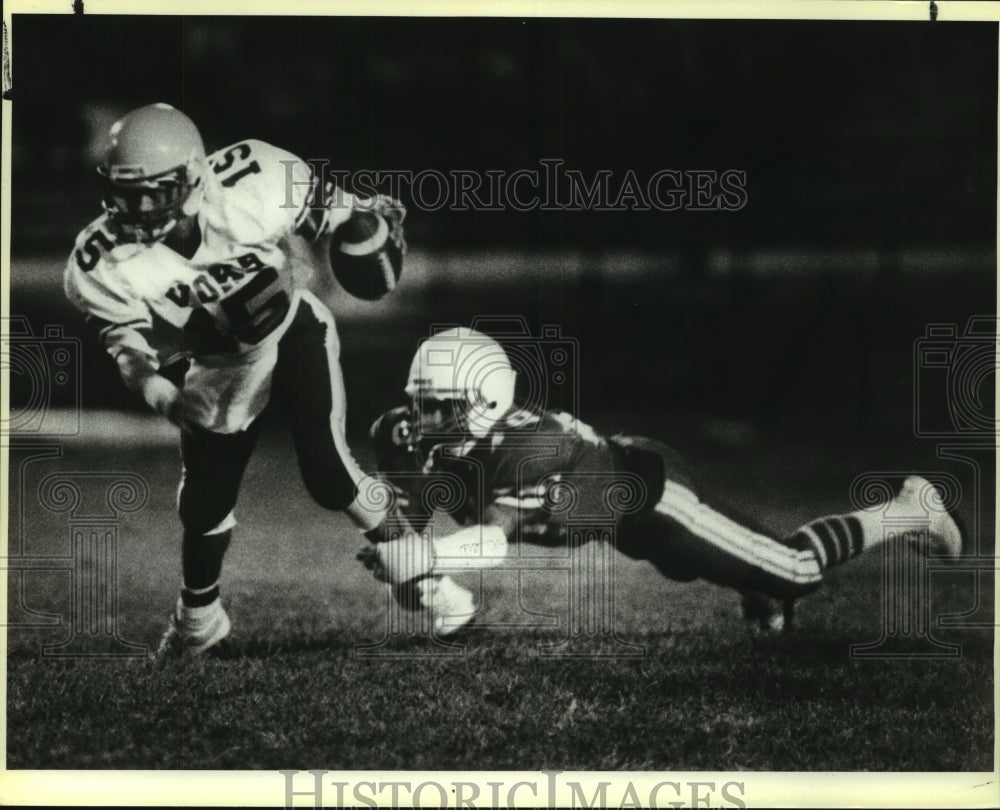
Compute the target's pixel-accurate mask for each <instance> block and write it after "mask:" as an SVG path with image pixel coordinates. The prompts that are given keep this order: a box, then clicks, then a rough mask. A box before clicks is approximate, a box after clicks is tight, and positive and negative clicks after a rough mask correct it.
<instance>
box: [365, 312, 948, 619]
mask: <svg viewBox="0 0 1000 810" xmlns="http://www.w3.org/2000/svg"><path fill="white" fill-rule="evenodd" d="M514 386H515V371H514V369H513V368H512V366H511V363H510V360H509V358H508V356H507V353H506V352H505V351H504V349H503V348H502V347H501V346H500V345H499V344H498V343H497V342H496V341H494V340H493V339H492V338H490V337H488V336H486V335H484V334H481V333H479V332H477V331H475V330H472V329H464V328H459V329H449V330H447V331H443V332H440V333H438V334H436V335H434V336H432V337H430V338H428V339H426V340H424V341H423V342H422V343H421V345H420V347H419V348H418V350H417V353H416V356H415V357H414V358H413V363H412V365H411V368H410V373H409V379H408V380H407V384H406V393H407V395H408V396H409V398H410V405H409V406H403V407H399V408H395V409H393V410H390V411H388V412H386V413H385V414H383V415H382V416H381V417H379V419H378V420H377V421H376V422H375V424H374V425H373V426H372V429H371V438H372V440H373V443H374V447H375V453H376V464H377V467H378V469H379V471H380V473H381V476H382V478H383V480H384V481H385V482H387V483H388V484H389V485H391V487H392V489H393V492H394V496H395V497H396V499H397V500H396V506H395V511H396V514H397V516H398V519H397V520H395V521H391V520H389V521H386V522H384V523H383V524H382V525H380V526H379V527H378V528H377V529H375V530H372V531H370V532H368V533H367V535H366V536H367V537H368V539H369V540H370V541H371V543H372V545H370V546H368V547H366V548H365V549H363V550H362V551H361V553H360V554H359V555H358V558H359V559H360V560H361V561H362V562H363V563H364V564H365V565H366V567H368V568H369V569H370V570H372V571H373V572H374V574H375V576H376V578H378V579H380V580H382V581H385V582H387V583H389V584H390V585H391V586H392V587H393V589H394V593H395V595H396V598H397V599H398V601H399V602H400V603H401V604H403V605H405V606H407V607H410V608H414V609H424V610H427V611H428V612H429V613H430V616H431V619H432V621H433V627H434V629H435V632H436V634H437V635H439V636H448V635H450V634H452V633H454V632H455V631H456V630H458V629H460V628H461V627H463V626H465V625H466V624H467V623H468V622H469V621H470V620H471V619H472V617H473V615H474V614H475V611H476V604H475V599H474V595H473V594H472V593H471V592H470V591H469V590H468V589H467V588H464V587H463V586H462V585H460V584H459V583H458V582H456V581H455V580H454V579H453V578H452V577H451V576H449V575H448V574H447V573H443V572H444V571H453V570H455V569H483V568H491V567H499V566H502V565H503V561H504V559H505V557H506V556H507V555H508V553H509V548H510V546H511V544H513V543H533V544H541V545H547V546H552V545H564V544H569V545H571V546H573V545H576V544H579V543H582V542H587V538H588V537H591V536H593V533H591V534H590V535H588V534H587V533H586V532H581V531H578V530H577V528H576V527H577V525H578V524H579V523H580V522H581V521H580V520H579V517H580V516H584V517H587V518H588V519H587V520H585V521H583V523H584V524H585V525H591V526H592V525H594V522H595V520H596V521H597V522H598V523H602V522H603V524H604V525H606V526H610V527H613V529H614V531H613V533H612V536H613V538H614V542H615V543H616V545H617V548H618V550H619V551H621V552H622V553H624V554H626V555H627V556H629V557H631V558H633V559H638V560H648V561H649V562H651V563H652V564H653V565H654V566H656V568H657V569H658V570H659V571H660V572H661V573H662V574H663V575H664V576H667V577H669V578H671V579H676V580H681V581H691V580H694V579H698V578H702V579H706V580H708V581H710V582H713V583H716V584H718V585H723V586H728V587H731V588H733V589H735V590H736V591H738V592H739V593H740V595H741V597H742V599H741V601H742V607H743V614H744V618H745V620H746V621H747V623H748V626H749V627H750V628H751V629H753V630H759V631H777V630H780V629H782V628H783V627H788V626H789V625H790V620H791V610H792V604H793V602H794V600H795V599H796V598H798V597H800V596H802V595H804V594H806V593H809V592H810V591H812V590H814V589H816V588H817V587H819V585H820V584H821V583H822V581H823V575H824V572H825V571H827V570H828V569H830V568H833V567H834V566H837V565H840V564H842V563H845V562H847V561H848V560H850V559H852V558H853V557H856V556H857V555H859V554H861V553H862V552H864V551H866V550H868V549H870V548H872V547H875V546H877V545H878V544H879V543H881V542H883V541H884V540H885V539H886V538H887V537H889V536H890V535H891V536H896V537H904V539H905V540H906V541H907V542H909V543H911V544H913V545H920V546H922V547H923V550H924V551H925V552H927V551H929V552H930V553H934V554H942V555H946V556H952V557H954V556H958V555H959V554H961V550H962V535H961V531H960V530H959V527H958V525H957V524H956V523H955V521H954V520H953V519H952V517H951V516H950V515H949V514H948V511H947V510H946V509H945V508H944V504H943V496H942V493H941V492H940V491H939V490H938V489H937V487H935V486H934V484H932V483H931V482H929V481H928V480H926V479H924V478H921V477H919V476H910V477H908V478H906V479H905V481H904V482H903V484H902V486H901V488H900V489H899V490H898V492H897V493H896V494H895V496H894V497H893V496H892V494H891V492H887V493H886V499H885V500H884V501H883V502H882V503H880V504H873V505H872V507H870V508H867V509H862V510H857V511H853V512H850V513H846V514H838V515H830V516H827V517H821V518H818V519H816V520H813V521H811V522H809V523H807V524H806V525H804V526H802V527H800V528H799V529H798V530H797V531H795V532H793V533H792V534H791V535H790V536H788V537H785V538H780V537H778V536H776V535H775V534H774V533H773V532H769V531H768V530H767V529H765V528H763V527H758V526H753V525H750V523H751V522H750V521H747V520H736V519H733V518H732V517H731V516H729V515H727V514H726V513H724V512H723V511H721V510H720V509H719V508H717V507H715V506H713V505H712V504H709V503H706V502H705V501H703V500H702V499H701V497H700V495H699V491H698V486H697V484H696V482H695V480H694V477H693V475H692V473H691V471H690V470H689V469H688V468H687V467H686V465H685V463H684V462H683V460H682V459H681V458H680V456H679V455H678V454H677V453H676V452H675V451H674V450H672V449H671V448H669V447H668V446H666V445H665V444H663V443H662V442H658V441H655V440H653V439H648V438H643V437H637V436H624V435H616V436H610V437H603V436H600V435H598V434H597V433H596V432H595V431H594V430H593V429H591V428H590V427H589V426H587V425H585V424H583V423H582V422H580V421H579V420H577V419H576V418H575V417H574V416H573V415H572V414H569V413H566V412H563V411H543V412H534V411H531V410H526V409H524V408H521V407H518V406H517V405H515V403H514ZM435 511H443V512H445V513H447V514H449V515H450V516H451V517H452V518H453V519H454V521H455V522H456V523H457V524H458V526H459V528H458V529H457V530H456V531H454V532H451V533H448V534H444V535H443V536H435V532H428V531H425V528H426V527H427V525H428V523H429V521H430V520H431V519H432V517H433V515H434V512H435ZM570 515H573V516H575V519H571V518H570ZM890 519H891V531H889V530H887V523H886V522H887V521H888V520H890Z"/></svg>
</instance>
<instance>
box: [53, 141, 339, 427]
mask: <svg viewBox="0 0 1000 810" xmlns="http://www.w3.org/2000/svg"><path fill="white" fill-rule="evenodd" d="M208 162H209V165H210V167H211V169H210V171H209V172H207V174H210V175H211V176H210V177H207V178H206V179H205V183H206V190H205V199H204V201H203V203H202V205H201V207H200V209H199V211H198V214H197V218H198V224H199V226H200V231H201V243H200V245H199V247H198V249H197V251H196V252H195V253H194V255H193V256H192V257H191V258H190V259H187V258H184V257H183V256H181V255H180V254H178V253H177V252H175V251H174V250H172V249H171V248H169V247H167V246H166V245H164V244H162V243H154V244H151V245H141V244H118V243H117V242H116V240H115V236H114V232H113V230H112V229H111V228H110V227H109V225H108V222H107V215H102V216H101V217H98V218H97V219H96V220H94V222H92V223H91V224H90V225H89V226H88V227H87V228H85V229H84V230H83V231H82V232H81V234H80V236H79V237H78V238H77V241H76V245H75V247H74V250H73V253H72V254H71V256H70V258H69V262H68V264H67V267H66V273H65V288H66V294H67V296H68V297H69V299H70V301H72V302H73V303H74V304H75V305H76V306H77V307H79V308H80V309H81V310H83V311H84V312H85V313H86V314H87V315H88V316H90V317H91V318H93V319H96V320H97V321H98V323H99V324H100V325H101V326H102V330H101V337H102V340H103V341H104V344H105V346H106V348H107V350H108V352H109V353H110V354H111V356H112V357H117V356H118V354H120V353H121V352H122V351H125V350H131V351H136V352H141V353H143V354H145V355H147V356H148V357H149V358H151V360H152V361H153V364H154V366H155V367H159V366H160V365H161V364H167V363H170V362H173V361H174V360H176V359H179V358H181V357H187V358H189V359H190V360H191V367H190V370H189V372H188V374H187V376H186V378H185V405H186V407H187V412H188V418H191V419H193V421H195V422H197V423H198V424H201V425H202V426H204V427H206V428H209V429H211V430H216V431H219V432H223V433H230V432H234V431H236V430H240V429H242V428H243V427H245V426H246V425H247V424H249V422H251V421H252V420H253V419H254V418H255V417H256V416H257V415H258V414H259V413H260V411H261V410H263V408H264V406H265V405H266V404H267V398H268V386H269V382H270V371H271V369H272V368H273V365H274V361H275V358H276V353H277V342H278V340H280V338H281V335H282V334H283V333H284V331H285V329H286V328H287V326H288V324H289V323H290V322H291V319H292V318H293V317H294V313H295V311H296V308H297V306H298V303H299V300H300V298H301V296H302V295H303V291H304V290H306V288H307V286H308V283H309V280H310V278H311V277H312V276H313V275H314V274H317V273H318V272H324V271H325V272H328V265H327V264H326V261H327V252H326V250H325V249H323V247H322V246H321V245H315V244H310V242H309V240H307V239H306V238H305V237H304V236H302V235H300V231H301V232H310V231H311V233H310V235H314V234H315V229H310V228H307V227H303V226H304V225H309V224H310V223H308V222H307V221H306V220H307V219H309V217H310V215H311V210H310V208H309V205H310V203H311V202H312V188H313V182H314V180H313V175H312V171H311V168H310V166H309V165H308V164H307V163H305V162H303V161H301V160H299V159H298V158H296V157H295V155H293V154H291V153H289V152H286V151H284V150H282V149H278V148H276V147H274V146H271V145H269V144H266V143H264V142H262V141H256V140H248V141H242V142H240V143H237V144H235V145H233V146H231V147H229V148H227V149H223V150H220V151H219V152H216V153H214V154H213V155H211V156H210V157H209V159H208ZM344 198H345V199H346V200H347V202H348V203H349V196H348V195H346V194H345V195H344ZM349 213H350V206H349V204H342V205H338V206H337V207H335V208H333V209H332V210H331V212H330V215H329V221H328V222H327V223H326V225H327V230H326V232H327V233H328V232H330V231H332V230H333V229H334V228H335V227H336V226H337V225H338V224H340V222H342V221H344V220H345V219H347V217H348V216H349ZM306 294H308V293H306Z"/></svg>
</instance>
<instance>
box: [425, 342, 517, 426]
mask: <svg viewBox="0 0 1000 810" xmlns="http://www.w3.org/2000/svg"><path fill="white" fill-rule="evenodd" d="M516 377H517V374H516V372H515V371H514V369H513V368H511V365H510V360H509V359H508V357H507V353H506V352H505V351H504V350H503V348H502V347H501V346H500V344H499V343H497V342H496V341H495V340H494V339H493V338H491V337H489V336H488V335H484V334H482V333H481V332H477V331H476V330H474V329H466V328H464V327H459V328H455V329H448V330H445V331H443V332H439V333H438V334H436V335H433V336H432V337H429V338H427V339H426V340H424V341H423V342H422V343H421V344H420V346H419V348H418V349H417V353H416V355H414V357H413V362H412V363H411V364H410V374H409V377H408V379H407V383H406V393H407V395H408V396H409V397H410V398H411V400H412V401H413V407H414V418H415V420H416V423H417V425H418V430H419V433H420V435H421V437H425V436H434V435H451V436H454V435H455V434H456V433H458V434H465V433H471V434H472V435H473V436H476V437H483V436H486V435H487V434H488V433H489V431H490V429H491V428H492V427H493V425H494V424H496V422H497V421H498V420H500V419H501V418H503V416H504V415H505V414H506V413H507V411H509V410H510V408H511V405H513V403H514V382H515V379H516Z"/></svg>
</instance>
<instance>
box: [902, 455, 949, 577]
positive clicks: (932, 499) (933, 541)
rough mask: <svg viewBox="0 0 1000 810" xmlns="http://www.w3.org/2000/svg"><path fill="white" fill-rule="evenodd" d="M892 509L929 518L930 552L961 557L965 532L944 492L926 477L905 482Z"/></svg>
mask: <svg viewBox="0 0 1000 810" xmlns="http://www.w3.org/2000/svg"><path fill="white" fill-rule="evenodd" d="M893 506H894V507H895V508H898V509H899V511H900V512H902V513H903V514H912V515H914V516H915V517H927V516H929V518H930V523H929V525H928V527H927V530H928V535H929V541H930V543H929V547H928V549H927V550H928V553H930V554H936V555H942V556H946V557H960V556H961V554H962V529H961V528H960V527H959V525H958V522H957V521H956V519H955V517H953V516H952V515H951V514H950V513H949V512H948V510H947V509H946V508H945V506H944V496H943V495H942V493H941V491H940V490H939V489H938V488H937V487H936V486H934V484H932V483H931V482H930V481H928V480H927V479H926V478H922V477H920V476H919V475H911V476H910V477H909V478H907V479H906V480H905V481H904V482H903V486H902V487H901V488H900V490H899V494H898V495H896V498H895V500H894V503H893Z"/></svg>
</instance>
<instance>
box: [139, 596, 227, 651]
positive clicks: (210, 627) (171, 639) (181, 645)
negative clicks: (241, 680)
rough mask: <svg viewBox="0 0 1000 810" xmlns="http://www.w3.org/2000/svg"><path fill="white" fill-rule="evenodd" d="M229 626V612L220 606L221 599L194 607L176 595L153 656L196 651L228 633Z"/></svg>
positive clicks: (211, 645)
mask: <svg viewBox="0 0 1000 810" xmlns="http://www.w3.org/2000/svg"><path fill="white" fill-rule="evenodd" d="M230 629H231V625H230V623H229V616H227V615H226V611H225V610H224V609H223V607H222V600H221V599H216V600H215V601H214V602H212V604H210V605H205V606H204V607H195V608H191V607H186V606H185V605H184V603H183V602H182V601H181V600H180V599H178V600H177V607H176V608H175V609H174V613H173V615H172V616H171V617H170V624H169V625H168V626H167V631H166V632H165V633H164V634H163V639H162V640H161V641H160V647H159V649H158V650H157V651H156V656H155V657H156V660H158V661H162V660H166V659H168V658H181V657H190V656H195V655H199V654H201V653H203V652H205V650H207V649H208V648H209V647H214V646H215V645H216V644H218V643H219V642H220V641H222V639H224V638H225V637H226V636H228V635H229V631H230Z"/></svg>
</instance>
